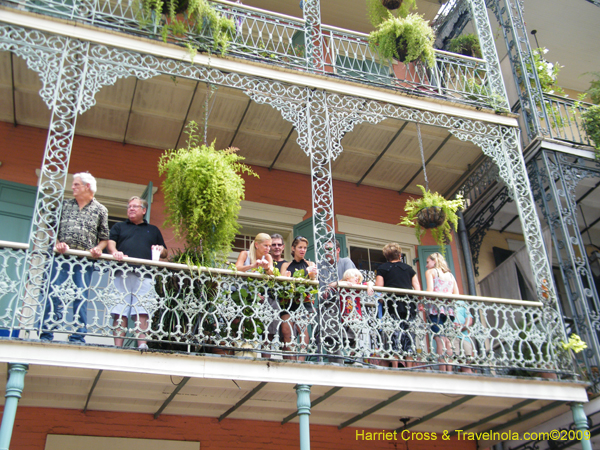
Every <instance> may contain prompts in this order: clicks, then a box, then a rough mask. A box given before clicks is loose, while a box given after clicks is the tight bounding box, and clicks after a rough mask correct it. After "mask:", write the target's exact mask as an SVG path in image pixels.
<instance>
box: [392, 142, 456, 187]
mask: <svg viewBox="0 0 600 450" xmlns="http://www.w3.org/2000/svg"><path fill="white" fill-rule="evenodd" d="M451 137H452V135H451V134H450V133H448V136H446V137H445V138H444V140H443V141H442V143H441V144H440V145H439V146H438V148H436V149H435V151H434V152H433V154H432V155H431V156H430V157H429V158H428V159H427V161H425V166H427V164H429V163H430V162H431V160H432V159H433V158H434V156H435V155H437V154H438V152H439V151H440V150H441V149H442V147H443V146H444V145H446V142H448V141H449V140H450V138H451ZM422 171H423V167H419V170H417V172H416V173H415V174H414V175H413V176H412V178H411V179H410V180H408V181H407V183H406V184H405V185H404V187H403V188H402V189H400V190H399V191H398V194H402V193H403V192H404V191H405V190H406V188H407V187H408V186H410V183H412V182H413V180H414V179H415V178H417V177H418V176H419V174H420V173H421V172H422Z"/></svg>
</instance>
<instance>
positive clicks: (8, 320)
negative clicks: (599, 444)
mask: <svg viewBox="0 0 600 450" xmlns="http://www.w3.org/2000/svg"><path fill="white" fill-rule="evenodd" d="M17 247H18V246H17ZM89 255H90V254H89V253H88V252H82V251H70V252H69V253H68V254H66V255H60V254H55V255H54V258H55V261H56V263H57V264H58V265H59V267H64V268H65V270H66V271H67V272H68V273H69V274H70V275H72V274H73V271H74V270H75V268H76V267H80V268H81V269H82V270H86V268H91V269H92V270H93V271H94V275H93V277H92V279H91V282H90V284H89V285H88V286H84V287H78V286H77V285H76V284H75V283H73V282H72V280H71V278H70V277H69V278H67V279H66V280H65V281H64V282H63V283H62V284H55V283H56V279H55V280H49V281H50V284H49V290H48V296H49V297H50V298H52V297H54V298H55V299H56V300H55V301H54V302H50V303H48V302H47V299H46V298H45V297H39V298H37V299H32V301H30V302H29V303H28V304H27V305H24V304H23V303H21V302H20V301H19V295H18V289H19V285H20V281H21V278H23V277H24V276H25V275H24V273H23V272H22V271H20V272H19V271H17V273H14V272H11V269H10V268H12V267H23V265H24V263H25V260H26V250H25V249H22V248H11V244H10V243H6V242H0V286H2V288H3V296H2V303H3V304H4V305H6V309H5V310H4V311H3V313H2V315H1V316H0V327H1V328H4V329H8V330H9V331H11V332H12V331H18V332H30V333H33V332H35V333H38V334H39V333H40V332H42V331H53V332H54V333H55V334H61V333H62V334H72V333H75V332H77V330H78V328H79V326H80V325H79V323H78V321H77V320H76V318H75V312H74V311H73V307H74V306H75V305H76V304H77V301H78V300H83V302H82V303H81V305H82V306H81V307H86V308H87V312H88V314H87V316H88V321H87V324H86V326H87V332H86V333H85V336H95V337H104V338H113V337H114V336H115V335H116V334H120V333H123V332H128V333H129V335H130V336H131V338H132V339H134V340H137V339H145V340H148V341H149V342H151V346H152V347H154V348H166V346H169V347H168V348H170V349H174V350H179V351H183V352H186V351H190V350H191V351H193V352H205V351H208V350H207V349H209V348H215V347H219V348H230V349H240V348H242V346H243V345H250V346H251V348H252V349H253V351H255V352H259V353H262V354H263V355H265V356H268V355H273V354H279V355H284V356H310V355H314V356H327V354H329V355H330V354H331V353H332V352H331V348H325V349H324V350H326V352H322V350H320V346H322V345H324V344H326V343H327V342H329V341H328V340H330V341H331V342H334V343H335V345H336V347H335V350H336V351H337V352H336V353H335V356H336V358H340V359H347V360H349V361H356V362H360V363H363V364H369V363H371V362H376V361H379V360H400V361H407V360H412V361H413V362H414V363H416V364H417V365H424V366H433V367H435V366H436V365H437V363H438V357H439V355H438V353H437V352H436V351H435V349H434V348H433V344H431V342H432V339H433V337H435V336H445V337H447V338H448V342H450V343H451V344H452V349H450V348H447V349H446V351H447V356H446V361H447V362H448V363H450V364H455V365H460V366H472V367H476V368H494V369H497V370H501V371H503V373H511V372H509V371H510V370H511V369H523V370H533V371H535V370H539V371H552V372H561V373H563V374H564V375H566V376H567V375H568V376H572V375H573V374H572V368H571V367H570V366H569V365H568V363H565V361H563V359H562V358H563V357H564V355H562V354H561V352H560V350H559V347H556V346H555V345H554V343H553V341H554V339H553V337H554V336H555V335H556V334H557V333H558V334H560V324H558V323H557V322H556V321H548V320H545V317H546V316H545V314H544V308H542V303H540V302H527V301H519V300H505V299H496V298H486V297H472V296H447V295H446V296H444V295H441V294H436V293H428V292H421V291H417V292H415V291H409V290H402V289H390V288H376V289H375V291H376V292H375V294H374V295H372V296H370V295H369V294H368V292H367V290H366V287H365V286H356V287H352V288H349V287H344V288H339V289H337V290H336V289H326V290H322V291H321V292H320V295H321V297H322V298H321V299H318V298H317V296H316V295H314V294H311V293H310V290H311V289H316V288H318V285H319V282H310V281H306V280H299V279H291V278H284V277H277V278H274V277H268V276H265V275H260V274H256V273H241V272H235V271H230V270H225V269H210V268H205V267H188V266H185V265H182V264H172V263H164V262H152V261H146V260H137V259H133V258H127V259H126V260H125V261H124V262H117V261H115V260H114V259H112V257H110V256H103V257H102V258H100V259H92V258H89ZM46 275H48V274H46ZM134 276H136V277H140V278H139V279H145V280H146V283H147V285H148V286H151V289H150V290H146V289H144V288H143V285H142V283H139V284H137V287H133V288H131V289H130V290H129V291H128V292H124V291H123V290H122V288H121V287H120V284H119V283H120V281H119V279H121V280H122V279H123V278H124V279H125V280H126V279H127V278H128V277H134ZM136 279H137V278H136ZM321 284H323V283H322V282H321ZM128 294H134V297H135V299H134V300H133V303H132V311H134V312H138V313H140V314H142V308H143V310H144V311H146V312H147V313H148V314H149V316H150V318H151V319H150V321H149V325H148V327H147V328H145V327H143V326H142V325H141V323H140V322H139V321H136V320H135V319H137V314H134V317H133V318H134V321H133V322H132V325H130V326H129V327H126V328H124V327H122V326H121V325H120V321H118V322H115V321H114V318H115V317H116V316H115V315H114V313H115V311H117V310H118V309H119V308H120V307H121V306H124V305H126V303H127V301H128V298H127V297H128ZM317 301H321V302H322V309H321V311H322V314H323V315H326V316H327V314H328V318H329V320H331V321H335V323H334V322H324V321H323V319H319V317H318V316H319V315H318V314H317V313H316V311H315V310H314V309H313V308H312V306H311V305H312V304H313V302H317ZM356 301H358V302H359V303H360V306H361V313H360V314H359V313H358V310H357V309H356V308H355V309H354V310H353V311H351V312H350V313H348V314H346V315H342V313H341V309H340V306H341V305H346V304H348V302H352V303H354V302H356ZM334 305H337V307H334ZM379 305H381V306H379ZM431 306H435V307H437V308H438V309H440V308H445V310H446V311H447V313H448V321H447V324H446V325H444V326H442V327H441V329H440V330H439V331H432V330H431V324H430V323H427V322H426V321H425V316H424V314H423V312H422V310H423V309H427V308H429V307H431ZM45 307H50V308H51V314H50V315H49V319H48V320H47V321H43V320H42V317H43V309H44V308H45ZM461 307H462V308H465V311H466V310H468V314H470V315H472V316H473V318H474V321H473V324H472V325H471V326H469V327H467V330H466V331H467V333H464V331H465V329H464V328H463V327H462V326H459V325H458V324H455V323H454V317H453V314H452V311H451V310H452V309H454V311H455V312H456V313H458V311H457V309H458V308H461ZM324 308H330V310H329V311H324V310H323V309H324ZM25 309H27V310H29V311H31V313H25V312H24V310H25ZM282 312H287V313H289V315H290V318H289V319H286V320H285V321H284V320H282V318H281V313H282ZM57 313H58V314H57ZM463 313H464V312H463ZM285 322H294V323H296V324H298V325H299V327H298V328H294V327H292V330H293V331H292V342H291V343H288V344H287V346H284V343H283V342H282V340H281V339H280V335H279V332H275V333H273V334H270V333H267V331H266V330H267V328H268V327H269V326H274V327H275V328H276V329H277V330H280V329H281V327H282V326H283V324H284V323H285ZM304 329H306V330H308V331H307V332H308V335H309V338H308V342H307V343H306V344H305V343H304V342H302V341H301V340H300V339H299V337H300V335H301V331H299V330H304ZM32 336H33V335H31V336H30V337H32ZM107 343H110V340H108V341H107ZM256 356H259V354H257V355H256Z"/></svg>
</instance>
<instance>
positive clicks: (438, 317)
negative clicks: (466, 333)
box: [425, 252, 458, 372]
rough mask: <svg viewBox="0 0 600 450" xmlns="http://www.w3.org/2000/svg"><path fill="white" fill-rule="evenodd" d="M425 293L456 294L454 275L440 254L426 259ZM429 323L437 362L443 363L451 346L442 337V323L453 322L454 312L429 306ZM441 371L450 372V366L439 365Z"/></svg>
mask: <svg viewBox="0 0 600 450" xmlns="http://www.w3.org/2000/svg"><path fill="white" fill-rule="evenodd" d="M425 279H426V281H427V291H429V292H440V293H444V294H458V285H457V284H456V280H455V279H454V275H452V272H450V269H449V268H448V264H447V263H446V260H445V259H444V257H443V256H442V254H441V253H437V252H436V253H432V254H431V255H429V256H428V257H427V271H426V272H425ZM428 317H429V321H430V322H431V323H432V325H431V330H432V331H433V332H434V333H436V334H435V335H434V337H433V339H434V340H435V344H436V352H437V354H438V355H440V358H439V361H440V362H443V361H445V359H444V356H443V355H447V356H452V345H451V343H450V340H449V339H448V338H447V337H446V336H444V335H443V328H444V323H445V322H446V320H447V319H448V318H450V321H451V322H453V321H454V310H453V308H452V306H451V305H449V304H446V305H441V306H439V307H438V306H437V305H436V304H430V305H429V308H428ZM439 370H441V371H448V372H451V371H452V366H450V365H445V364H441V365H440V366H439Z"/></svg>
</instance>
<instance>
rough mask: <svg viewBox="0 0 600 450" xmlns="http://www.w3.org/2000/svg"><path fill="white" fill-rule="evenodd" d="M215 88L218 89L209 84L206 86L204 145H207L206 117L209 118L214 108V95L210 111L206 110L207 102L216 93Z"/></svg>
mask: <svg viewBox="0 0 600 450" xmlns="http://www.w3.org/2000/svg"><path fill="white" fill-rule="evenodd" d="M217 88H218V86H216V85H214V84H210V83H209V84H208V91H207V93H206V100H205V101H204V145H208V144H207V143H206V138H207V135H208V116H210V113H211V111H212V109H213V107H214V106H215V100H216V99H217V96H216V95H215V98H214V99H213V102H212V105H211V106H210V109H208V101H209V100H210V98H211V97H212V96H213V95H214V93H215V92H216V91H217Z"/></svg>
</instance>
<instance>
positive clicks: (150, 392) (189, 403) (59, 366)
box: [0, 340, 587, 432]
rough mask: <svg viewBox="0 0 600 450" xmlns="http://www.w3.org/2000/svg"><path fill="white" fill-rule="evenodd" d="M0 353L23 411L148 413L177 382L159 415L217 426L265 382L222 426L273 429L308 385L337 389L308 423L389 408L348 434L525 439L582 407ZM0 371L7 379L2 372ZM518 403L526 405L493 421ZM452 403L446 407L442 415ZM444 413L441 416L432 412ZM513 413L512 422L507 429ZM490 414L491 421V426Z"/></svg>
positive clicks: (385, 374) (57, 348) (404, 385)
mask: <svg viewBox="0 0 600 450" xmlns="http://www.w3.org/2000/svg"><path fill="white" fill-rule="evenodd" d="M0 355H2V356H1V358H0V359H1V360H2V361H3V362H18V363H27V364H29V371H28V373H27V376H26V378H25V389H24V391H23V397H22V399H21V401H20V405H21V406H35V407H48V408H67V409H79V410H83V409H84V408H85V405H86V400H87V398H88V395H89V396H90V398H89V404H88V406H87V409H88V410H96V411H119V412H132V413H133V412H135V413H147V414H155V413H157V411H159V410H160V409H161V408H162V407H163V406H165V401H166V400H167V399H168V398H169V396H171V395H172V393H173V392H174V390H175V389H176V388H177V385H178V384H180V383H181V382H182V381H184V386H183V387H182V388H181V390H180V391H179V392H178V393H177V394H176V395H175V396H174V398H173V399H172V401H171V402H170V403H168V404H167V405H166V407H165V408H164V411H162V414H175V415H185V416H203V417H213V418H218V417H220V416H221V415H223V414H224V413H225V412H226V411H228V410H229V409H230V408H232V407H233V406H234V405H236V404H237V403H238V402H240V400H242V399H243V398H244V397H246V396H247V395H248V394H249V393H250V392H251V391H252V390H253V389H255V388H257V386H259V384H260V383H265V384H264V386H263V387H262V388H261V389H260V390H258V391H257V392H255V393H254V395H252V396H250V398H248V399H247V401H246V402H245V403H243V404H242V405H240V407H239V408H238V409H236V410H235V411H233V412H232V413H231V414H230V415H228V419H252V420H256V419H258V418H260V420H265V421H275V422H281V421H282V420H284V419H285V418H286V417H288V416H289V415H290V414H293V413H294V412H295V411H296V394H295V391H294V386H295V385H296V384H309V385H311V386H312V390H311V401H312V402H313V403H314V402H315V401H316V400H317V399H319V398H320V397H322V396H323V395H325V394H327V393H331V392H330V391H331V390H332V389H333V388H337V389H339V390H336V391H334V393H333V394H332V395H331V396H329V397H328V398H327V399H325V400H323V401H322V402H319V403H318V404H317V405H316V406H314V407H313V409H312V411H311V416H310V422H311V424H319V425H329V426H336V427H338V426H340V425H342V424H344V423H345V422H347V421H350V420H351V419H354V418H356V416H358V415H361V414H362V413H364V412H365V411H367V410H370V409H376V408H374V407H375V406H376V405H380V404H381V403H382V402H386V401H388V404H386V405H385V406H382V407H381V408H380V409H377V410H376V411H373V412H372V413H371V414H367V415H365V417H364V418H361V419H360V420H356V421H354V422H352V423H351V424H350V423H349V424H348V425H347V426H350V427H359V428H361V429H362V428H365V429H366V428H375V429H387V430H394V429H397V428H399V427H401V426H402V423H401V422H400V421H399V419H400V418H405V417H407V418H411V421H415V420H418V419H422V418H423V417H425V416H429V417H430V418H429V419H425V420H422V421H421V423H420V424H417V425H416V426H415V427H414V428H411V430H412V431H423V432H424V431H429V432H431V431H437V432H442V431H443V430H455V429H467V427H468V426H469V425H473V424H475V423H477V422H480V421H481V422H482V423H480V424H479V425H477V426H473V427H472V428H469V432H484V431H488V430H490V429H495V428H496V427H498V431H501V427H504V426H507V427H508V428H507V429H510V430H511V431H525V430H528V429H531V428H532V427H534V426H536V425H537V424H540V423H543V422H545V421H546V420H548V419H549V418H551V417H554V416H556V415H557V414H561V413H564V412H567V411H568V410H569V406H568V404H567V403H566V402H571V401H577V402H586V401H587V395H586V391H585V384H584V383H575V382H564V381H561V382H557V381H553V380H546V379H540V378H528V379H524V378H515V377H498V376H491V375H478V374H459V373H453V374H441V373H435V372H433V371H425V370H414V371H410V372H409V371H402V370H396V369H387V368H382V367H380V368H378V369H373V368H366V367H359V366H345V367H343V366H341V365H336V364H320V363H308V362H307V363H298V362H292V361H282V360H267V359H252V358H238V357H233V356H218V355H195V354H177V353H165V352H158V351H152V350H151V351H150V352H146V353H140V352H138V351H136V350H122V349H116V348H113V347H100V346H92V345H87V346H76V345H69V344H66V343H65V344H63V343H57V342H54V343H40V342H27V341H19V340H3V341H1V342H0ZM0 367H1V369H0V370H1V371H2V372H3V374H2V375H3V377H4V376H6V373H5V372H6V371H7V365H6V364H2V365H1V366H0ZM187 377H189V380H187V381H186V378H187ZM96 379H97V383H96V385H95V387H94V388H93V387H92V386H93V385H94V382H95V380H96ZM550 386H551V387H552V388H551V389H550ZM4 388H5V386H4V385H3V386H2V387H1V389H4ZM0 393H1V392H0ZM393 396H396V400H392V397H393ZM465 396H473V397H472V398H470V397H465ZM390 400H392V401H390ZM461 400H463V401H464V403H460V401H461ZM525 400H530V401H531V402H530V403H526V404H523V405H521V407H519V408H514V410H513V411H507V412H505V413H504V414H498V413H500V412H501V411H506V410H507V409H509V408H513V407H515V405H517V404H520V403H523V402H524V401H525ZM451 404H454V406H453V407H448V406H449V405H451ZM442 408H445V411H440V410H441V409H442ZM517 411H518V413H519V415H520V419H519V420H518V421H516V423H512V420H513V419H515V418H517V416H518V414H517ZM436 412H437V413H438V414H437V415H436V414H435V413H436ZM538 412H541V413H539V414H538ZM493 415H497V417H495V418H492V419H489V418H490V416H493ZM486 418H488V419H487V420H486ZM297 420H298V419H297V417H296V418H293V419H292V420H291V422H297ZM409 427H410V422H409Z"/></svg>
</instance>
